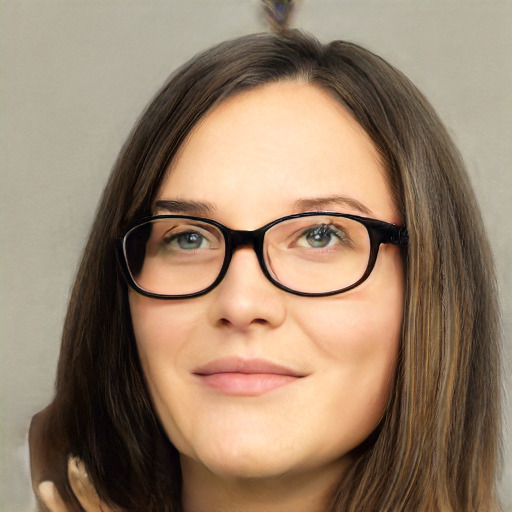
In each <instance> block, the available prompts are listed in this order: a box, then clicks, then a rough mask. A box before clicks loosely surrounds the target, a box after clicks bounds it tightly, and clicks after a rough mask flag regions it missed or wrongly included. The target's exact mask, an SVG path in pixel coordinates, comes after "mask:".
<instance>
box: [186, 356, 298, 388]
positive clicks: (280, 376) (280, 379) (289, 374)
mask: <svg viewBox="0 0 512 512" xmlns="http://www.w3.org/2000/svg"><path fill="white" fill-rule="evenodd" d="M193 374H194V375H196V376H197V377H199V378H200V379H201V381H202V382H203V383H204V384H206V385H207V386H209V387H211V388H213V389H216V390H218V391H221V392H223V393H226V394H229V395H235V396H258V395H262V394H263V393H267V392H269V391H272V390H274V389H277V388H280V387H282V386H285V385H286V384H290V383H292V382H294V381H296V380H297V379H300V378H301V377H304V376H305V375H304V374H302V373H299V372H296V371H294V370H292V369H290V368H287V367H285V366H281V365H277V364H274V363H271V362H270V361H266V360H264V359H240V358H236V357H235V358H225V359H217V360H214V361H211V362H210V363H208V364H206V365H205V366H202V367H200V368H197V369H196V370H194V372H193Z"/></svg>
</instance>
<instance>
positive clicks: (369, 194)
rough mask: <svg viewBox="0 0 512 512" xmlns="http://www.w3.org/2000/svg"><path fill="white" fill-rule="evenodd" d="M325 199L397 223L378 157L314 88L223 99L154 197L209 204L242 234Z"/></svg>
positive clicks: (274, 88) (266, 89)
mask: <svg viewBox="0 0 512 512" xmlns="http://www.w3.org/2000/svg"><path fill="white" fill-rule="evenodd" d="M333 196H337V197H339V196H342V197H346V198H349V199H353V200H354V201H353V204H356V203H357V202H359V203H361V204H363V205H365V207H366V209H367V210H368V211H367V212H365V213H370V214H371V215H372V216H375V217H379V218H382V219H383V220H389V221H390V222H397V221H398V219H397V215H398V214H397V212H396V208H395V205H394V203H393V200H392V197H391V194H390V191H389V187H388V184H387V177H386V171H385V169H384V166H383V165H382V162H381V159H380V156H379V154H378V151H377V150H376V148H375V147H374V145H373V143H372V141H371V140H370V138H369V137H368V135H367V134H366V133H365V132H364V130H363V129H362V128H361V127H360V126H359V124H358V123H357V122H356V121H355V120H354V119H353V118H352V117H351V115H350V114H349V113H348V112H347V111H346V110H345V108H344V107H343V106H342V105H341V104H340V103H339V102H338V101H336V100H335V99H334V98H333V97H331V96H330V94H329V93H328V92H326V91H325V90H323V89H321V88H320V87H318V86H314V85H311V84H307V83H300V82H280V83H274V84H269V85H265V86H262V87H260V88H256V89H252V90H249V91H247V92H243V93H239V94H237V95H235V96H232V97H230V98H228V99H227V100H225V101H224V102H222V103H221V104H220V105H218V106H217V107H215V108H214V109H212V110H211V111H210V112H209V113H208V114H207V115H205V116H204V118H203V119H202V120H201V121H200V122H199V123H198V124H197V126H196V127H195V128H194V130H193V131H192V132H191V133H190V134H189V136H188V137H187V139H186V141H185V142H184V144H183V146H182V147H181V149H180V151H179V154H178V155H177V157H176V158H175V160H174V162H173V163H172V165H171V167H170V168H169V171H168V175H167V177H166V180H165V181H164V183H163V185H162V187H161V189H160V193H159V197H158V199H182V200H189V201H196V202H204V203H208V204H209V205H210V206H211V207H212V210H215V216H216V217H217V219H218V220H220V221H224V222H226V223H228V224H229V225H231V226H232V227H237V226H235V224H236V223H238V222H239V223H240V224H243V229H249V228H250V227H251V226H250V225H247V224H251V225H253V227H254V226H255V227H258V226H259V225H262V224H263V223H265V222H267V221H269V220H272V219H273V218H276V217H278V216H282V215H287V214H289V213H293V210H294V209H296V205H297V204H298V202H300V201H302V203H301V204H307V203H304V199H311V200H316V199H318V198H328V197H333ZM349 203H350V201H349ZM309 204H315V203H314V201H313V202H311V203H309ZM353 204H352V206H353ZM338 206H339V205H338ZM351 208H352V207H351V206H350V205H348V206H347V208H344V210H345V211H352V210H351ZM320 209H324V208H320ZM325 209H331V208H325ZM336 210H340V208H339V207H337V208H336ZM356 213H361V212H360V211H359V212H356Z"/></svg>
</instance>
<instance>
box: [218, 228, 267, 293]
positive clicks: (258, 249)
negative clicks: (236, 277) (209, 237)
mask: <svg viewBox="0 0 512 512" xmlns="http://www.w3.org/2000/svg"><path fill="white" fill-rule="evenodd" d="M223 231H224V239H225V241H226V255H225V258H224V265H223V268H222V270H221V273H220V275H219V278H218V279H217V281H216V284H218V283H219V282H220V281H221V280H222V279H223V278H224V276H225V275H226V272H227V271H228V268H229V264H230V263H231V259H232V258H233V254H234V253H235V251H236V250H237V249H239V248H241V247H250V248H252V249H253V251H254V252H255V253H256V257H257V258H258V262H259V264H260V268H261V270H262V271H263V274H264V275H265V276H266V277H267V278H269V277H270V276H269V273H268V270H267V268H266V266H265V262H264V256H263V237H264V235H265V231H266V229H264V228H260V229H256V230H254V231H247V230H236V229H229V228H225V229H224V230H223Z"/></svg>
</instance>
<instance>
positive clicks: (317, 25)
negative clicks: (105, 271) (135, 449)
mask: <svg viewBox="0 0 512 512" xmlns="http://www.w3.org/2000/svg"><path fill="white" fill-rule="evenodd" d="M0 8H1V15H0V49H1V50H0V66H1V68H0V69H1V71H0V106H1V123H0V136H1V138H0V140H1V147H0V158H1V176H0V179H1V184H0V219H1V224H0V251H1V252H0V264H1V267H0V271H1V274H0V287H1V288H0V294H1V296H0V314H1V318H0V322H1V323H0V329H1V330H0V336H1V338H0V400H1V403H0V420H1V425H0V428H1V431H0V436H1V437H0V440H1V446H0V466H1V467H0V511H2V512H19V511H29V510H32V509H33V500H32V497H31V492H30V487H29V479H28V463H27V448H26V434H27V427H28V423H29V419H30V417H31V415H32V414H34V413H35V412H36V411H37V410H39V409H41V408H42V407H43V406H44V405H45V404H47V403H48V402H49V401H50V399H51V397H52V391H53V382H54V374H55V366H56V359H57V355H58V350H59V337H60V331H61V326H62V322H63V316H64V313H65V308H66V302H67V299H68V294H69V289H70V285H71V282H72V279H73V275H74V272H75V268H76V264H77V261H78V258H79V255H80V252H81V250H82V247H83V244H84V241H85V239H86V237H87V232H88V229H89V226H90V223H91V220H92V218H93V214H94V210H95V207H96V205H97V201H98V199H99V195H100V193H101V190H102V188H103V185H104V183H105V180H106V178H107V175H108V172H109V170H110V168H111V166H112V164H113V162H114V159H115V157H116V154H117V152H118V151H119V149H120V147H121V145H122V143H123V141H124V139H125V138H126V136H127V134H128V132H129V130H130V128H131V126H132V124H133V122H134V121H135V119H136V118H137V116H138V115H139V113H140V111H141V110H142V108H143V107H144V105H145V104H146V102H147V101H148V100H149V99H150V97H151V96H152V95H153V94H154V93H155V92H156V91H157V89H158V88H159V87H160V85H161V83H162V82H163V81H164V79H165V78H166V77H167V75H168V74H169V73H170V71H171V70H173V69H174V68H175V67H176V66H177V65H179V64H180V63H182V62H183V61H184V60H185V59H188V58H189V57H191V56H192V55H194V54H195V53H196V52H197V51H199V50H201V49H204V48H205V47H208V46H210V45H211V44H213V43H216V42H218V41H221V40H224V39H226V38H231V37H235V36H238V35H241V34H245V33H248V32H255V31H260V30H262V29H264V28H265V27H264V24H263V22H262V21H261V19H260V17H259V16H258V9H259V6H258V1H257V0H232V1H228V0H201V1H198V0H188V1H184V0H183V1H181V0H165V1H164V0H162V1H159V0H103V1H99V0H87V1H84V0H61V1H58V0H37V1H36V0H31V1H28V0H3V1H2V3H1V4H0ZM295 26H299V27H302V28H305V29H306V30H308V31H311V32H313V33H314V34H316V35H317V36H319V37H320V39H322V40H323V41H327V40H331V39H348V40H352V41H355V42H358V43H361V44H363V45H364V46H366V47H368V48H370V49H372V50H374V51H376V52H377V53H379V54H381V55H382V56H383V57H385V58H386V59H387V60H389V61H391V62H392V63H393V64H395V65H396V66H397V67H398V68H400V69H402V71H404V72H405V73H406V74H407V75H408V76H410V78H412V80H413V81H414V82H415V83H416V84H417V85H418V86H419V87H420V89H421V90H423V91H424V93H425V94H426V95H427V97H428V98H429V99H430V101H431V102H432V103H433V104H434V106H435V107H436V108H437V110H438V112H439V113H440V115H441V117H442V118H443V119H444V121H445V123H446V125H447V126H448V128H449V130H450V132H451V133H452V135H453V137H454V138H455V140H456V142H457V144H458V145H459V147H460V148H461V150H462V153H463V155H464V157H465V160H466V162H467V165H468V169H469V173H470V176H471V179H472V182H473V186H474V188H475V190H476V193H477V196H478V199H479V202H480V205H481V207H482V210H483V214H484V218H485V222H486V225H487V229H488V233H489V236H490V239H491V243H492V245H493V247H494V251H495V255H496V264H497V269H498V275H499V282H500V287H501V292H502V296H501V300H502V306H503V325H504V332H505V373H506V374H507V376H508V375H509V374H510V369H511V366H512V365H511V359H512V358H511V352H512V347H511V345H512V340H511V337H512V322H511V318H512V291H511V290H512V265H511V256H510V253H511V249H512V238H511V231H512V230H511V228H512V215H511V214H512V208H511V203H512V195H511V190H512V173H511V170H510V163H511V161H512V151H511V141H512V121H511V119H512V91H511V88H512V57H511V56H512V2H511V1H510V0H494V1H484V0H480V1H468V0H464V1H463V0H442V1H441V0H439V1H435V0H422V1H421V2H420V1H413V0H409V1H406V0H385V1H377V0H359V1H348V0H338V1H328V0H303V1H302V2H301V3H300V5H299V9H298V12H297V15H296V17H295ZM507 378H508V377H507ZM508 381H509V382H510V379H509V378H508ZM506 414H507V416H506V417H507V423H508V425H509V427H508V430H506V431H505V450H504V454H505V461H506V462H505V466H504V472H503V476H502V481H501V484H500V488H501V494H502V499H503V502H504V508H505V510H507V511H512V494H511V490H510V487H512V485H511V484H512V460H511V459H512V453H511V451H512V450H511V440H510V428H511V427H510V425H511V415H510V410H509V411H508V412H507V413H506Z"/></svg>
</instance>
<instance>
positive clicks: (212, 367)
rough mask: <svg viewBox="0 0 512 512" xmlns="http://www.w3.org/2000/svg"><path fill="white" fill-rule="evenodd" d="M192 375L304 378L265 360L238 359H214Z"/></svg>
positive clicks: (300, 374)
mask: <svg viewBox="0 0 512 512" xmlns="http://www.w3.org/2000/svg"><path fill="white" fill-rule="evenodd" d="M193 373H194V374H195V375H201V376H207V375H214V374H217V373H245V374H255V373H267V374H274V375H289V376H292V377H304V376H305V374H304V373H301V372H298V371H296V370H293V369H291V368H288V367H287V366H283V365H280V364H276V363H273V362H271V361H267V360H265V359H243V358H240V357H226V358H221V359H215V360H213V361H210V362H209V363H207V364H205V365H204V366H200V367H199V368H196V369H195V370H194V371H193Z"/></svg>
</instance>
